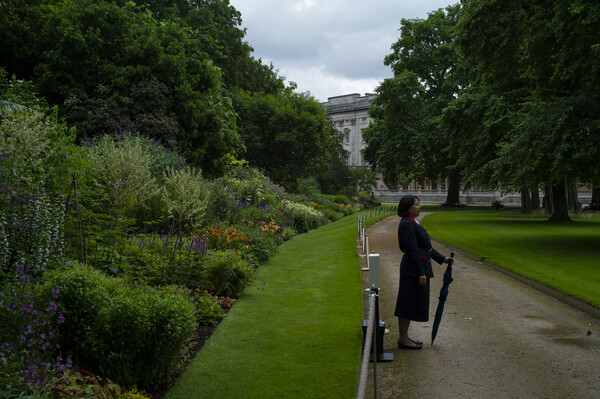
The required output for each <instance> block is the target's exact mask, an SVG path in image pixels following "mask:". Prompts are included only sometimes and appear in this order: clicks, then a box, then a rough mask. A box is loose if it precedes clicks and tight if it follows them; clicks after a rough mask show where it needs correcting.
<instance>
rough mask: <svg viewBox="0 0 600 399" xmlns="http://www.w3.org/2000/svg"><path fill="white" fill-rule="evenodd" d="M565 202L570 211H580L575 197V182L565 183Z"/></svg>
mask: <svg viewBox="0 0 600 399" xmlns="http://www.w3.org/2000/svg"><path fill="white" fill-rule="evenodd" d="M567 204H568V207H569V210H570V211H573V212H577V213H579V212H581V204H580V203H579V198H578V197H577V183H576V182H574V181H572V182H570V183H569V184H568V185H567Z"/></svg>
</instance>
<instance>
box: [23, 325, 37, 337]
mask: <svg viewBox="0 0 600 399" xmlns="http://www.w3.org/2000/svg"><path fill="white" fill-rule="evenodd" d="M34 332H35V331H34V330H33V327H32V326H31V325H28V326H27V328H26V329H25V331H24V332H23V334H25V335H29V334H33V333H34Z"/></svg>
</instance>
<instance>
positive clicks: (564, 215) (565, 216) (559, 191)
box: [549, 180, 571, 222]
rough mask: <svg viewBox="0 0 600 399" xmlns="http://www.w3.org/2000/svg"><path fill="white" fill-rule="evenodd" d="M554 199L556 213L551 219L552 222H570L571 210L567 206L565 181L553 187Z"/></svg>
mask: <svg viewBox="0 0 600 399" xmlns="http://www.w3.org/2000/svg"><path fill="white" fill-rule="evenodd" d="M552 193H553V197H554V212H553V213H552V216H551V217H550V219H549V220H550V221H551V222H570V221H571V218H570V217H569V208H568V206H567V185H566V182H565V180H563V181H560V182H558V183H556V184H553V185H552Z"/></svg>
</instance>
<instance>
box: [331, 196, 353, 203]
mask: <svg viewBox="0 0 600 399" xmlns="http://www.w3.org/2000/svg"><path fill="white" fill-rule="evenodd" d="M333 202H335V203H336V204H344V205H347V204H349V203H350V200H349V199H348V197H346V196H345V195H342V194H340V195H336V196H335V197H333Z"/></svg>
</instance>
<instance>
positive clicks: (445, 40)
mask: <svg viewBox="0 0 600 399" xmlns="http://www.w3.org/2000/svg"><path fill="white" fill-rule="evenodd" d="M459 9H460V7H459V6H458V5H455V6H450V7H447V8H446V9H445V10H444V9H439V10H437V11H434V12H431V13H430V14H429V16H428V18H427V19H426V20H423V19H403V20H402V24H401V28H400V32H401V34H400V38H399V39H398V41H397V42H396V43H394V44H393V45H392V50H393V52H392V54H390V55H388V56H387V57H386V58H385V64H386V65H389V66H390V67H391V68H392V70H393V72H394V77H393V78H389V79H385V80H384V81H383V83H382V84H381V85H380V86H379V87H378V89H377V92H378V96H377V98H376V100H375V103H374V107H373V108H372V110H371V117H372V118H373V119H374V121H375V122H374V124H373V125H372V126H371V127H369V129H367V131H366V132H365V142H366V143H367V149H366V151H365V157H366V159H367V160H368V161H369V162H370V163H371V164H372V165H375V166H377V167H379V168H381V169H382V170H383V171H384V174H385V177H386V180H388V182H391V183H397V182H406V181H409V180H412V179H428V180H430V181H434V182H435V181H439V180H440V178H443V177H446V176H448V175H449V174H450V167H452V166H453V165H454V164H455V158H456V155H455V154H456V153H455V152H454V151H453V150H452V148H451V144H452V136H450V135H448V134H444V132H443V131H442V129H441V115H442V111H443V110H444V108H446V106H447V105H448V104H449V103H450V102H452V101H454V99H455V97H456V95H457V94H458V91H459V89H460V88H461V87H462V85H463V84H464V80H465V79H464V78H463V72H462V67H461V63H460V57H459V54H458V52H457V50H456V48H455V45H454V38H455V29H456V24H457V22H458V17H459ZM449 192H452V193H453V194H454V195H455V197H456V199H454V200H451V202H456V201H458V186H457V185H453V187H452V189H451V190H450V191H449Z"/></svg>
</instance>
